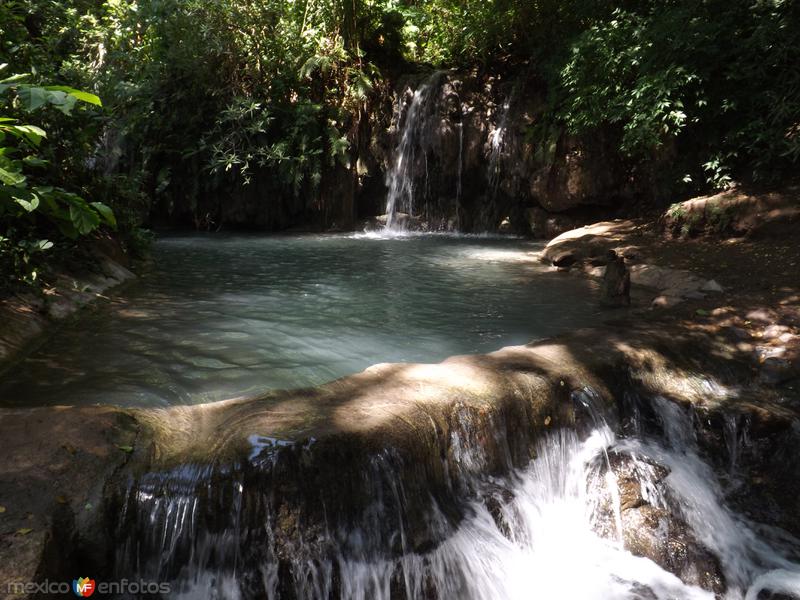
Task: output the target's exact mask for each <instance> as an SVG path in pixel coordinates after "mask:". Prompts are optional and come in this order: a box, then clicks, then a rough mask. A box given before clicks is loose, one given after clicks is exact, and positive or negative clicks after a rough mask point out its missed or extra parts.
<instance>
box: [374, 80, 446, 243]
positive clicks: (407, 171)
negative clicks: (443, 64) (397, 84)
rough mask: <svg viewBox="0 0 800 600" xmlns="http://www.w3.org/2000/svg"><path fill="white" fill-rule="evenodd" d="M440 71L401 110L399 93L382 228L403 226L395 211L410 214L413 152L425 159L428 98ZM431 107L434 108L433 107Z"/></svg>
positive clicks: (412, 192) (437, 83)
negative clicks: (396, 125) (395, 142)
mask: <svg viewBox="0 0 800 600" xmlns="http://www.w3.org/2000/svg"><path fill="white" fill-rule="evenodd" d="M441 79H442V73H441V72H439V71H437V72H436V73H434V74H433V75H431V76H430V77H429V78H428V79H427V80H426V81H425V82H424V83H422V84H421V85H420V86H419V87H418V88H417V89H416V90H415V91H414V93H413V95H412V97H411V102H410V103H408V107H407V108H406V110H405V111H403V99H402V95H401V97H400V100H399V106H398V132H399V141H398V144H397V147H396V148H395V151H394V157H393V160H392V164H391V167H390V168H389V170H388V171H387V173H386V186H387V187H388V190H389V191H388V196H387V199H386V228H387V229H404V223H403V222H401V220H400V219H399V218H398V215H399V213H403V214H406V215H408V216H413V215H414V192H415V190H414V178H415V169H416V161H417V153H418V152H422V155H423V156H422V157H423V158H424V159H425V160H426V165H425V169H426V174H427V152H426V142H427V136H428V135H429V133H430V132H429V131H428V117H430V116H431V114H432V112H431V108H430V107H431V103H430V100H431V98H435V93H436V92H437V91H438V89H439V83H440V81H441ZM434 108H435V107H434Z"/></svg>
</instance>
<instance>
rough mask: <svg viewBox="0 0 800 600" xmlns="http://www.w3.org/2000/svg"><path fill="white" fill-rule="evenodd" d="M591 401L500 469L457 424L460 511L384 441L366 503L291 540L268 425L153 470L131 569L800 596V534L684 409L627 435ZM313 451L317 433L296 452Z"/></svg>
mask: <svg viewBox="0 0 800 600" xmlns="http://www.w3.org/2000/svg"><path fill="white" fill-rule="evenodd" d="M593 398H594V394H593V392H592V391H591V390H589V389H584V390H578V391H576V392H573V395H572V399H573V402H574V403H575V405H576V406H577V407H578V409H577V410H582V411H583V412H584V413H586V412H588V415H589V417H590V418H589V419H588V425H586V426H585V427H584V428H583V430H582V429H581V428H580V427H579V428H577V429H554V430H553V431H550V432H549V433H547V434H546V435H543V437H542V438H541V439H540V440H539V442H538V444H537V446H536V448H535V449H534V450H535V451H534V452H533V453H532V455H533V456H535V458H534V459H532V460H531V461H530V463H529V464H528V465H527V466H525V467H523V468H518V469H512V470H511V471H510V472H509V474H507V475H506V476H503V477H498V476H493V477H492V476H488V475H487V474H486V473H485V471H486V465H487V460H486V457H485V456H483V454H482V452H481V448H480V446H478V445H476V444H475V443H474V439H472V438H473V437H474V435H476V432H473V433H472V434H470V433H469V432H467V434H466V435H465V436H461V435H457V434H453V436H452V439H451V441H450V444H451V445H450V447H451V451H452V453H453V454H454V457H455V459H456V464H457V465H459V469H461V471H462V472H461V474H460V477H461V479H460V481H461V484H453V486H452V490H454V492H456V493H457V494H459V496H460V497H461V500H460V507H459V511H460V513H461V514H462V518H460V519H454V518H453V516H452V515H453V510H452V507H450V508H449V507H446V506H444V505H443V504H442V503H441V497H440V496H437V497H434V495H433V494H431V495H430V496H429V497H427V498H419V497H413V496H412V495H410V493H409V490H407V489H406V486H405V484H404V481H403V479H402V477H401V476H400V474H399V473H400V468H399V467H400V464H401V462H402V461H401V459H400V457H399V456H398V455H397V454H395V453H394V452H393V451H391V450H389V449H387V450H384V451H382V452H379V453H378V454H376V455H374V456H373V457H372V458H371V459H370V462H369V464H368V466H367V467H366V470H365V471H364V472H363V473H362V474H361V476H360V478H359V481H362V482H365V485H368V486H370V489H369V494H368V497H369V498H370V501H369V503H368V504H367V505H366V506H365V508H364V509H363V511H362V512H361V514H360V515H358V516H357V517H356V518H353V519H349V520H347V522H346V524H343V523H342V522H336V520H335V519H334V518H333V517H334V515H333V512H332V507H330V506H327V507H326V515H327V516H326V519H325V522H324V523H323V524H322V525H319V526H312V525H311V524H310V523H307V522H305V521H303V520H302V519H298V520H297V521H296V522H295V525H294V526H293V527H292V529H291V530H292V535H291V536H289V537H288V538H287V537H286V535H285V528H281V527H278V523H279V521H280V520H282V519H283V520H285V519H287V518H290V517H289V515H288V514H287V513H286V512H285V511H284V512H281V511H277V510H276V509H275V507H274V506H273V503H274V502H276V501H279V500H280V498H279V496H280V494H277V493H276V492H275V489H274V487H275V486H274V484H272V483H268V482H262V483H260V484H254V483H252V482H248V480H247V478H246V477H245V474H246V473H247V471H248V470H253V469H255V470H256V471H259V470H263V471H267V470H269V469H271V468H273V467H275V466H276V465H277V464H278V463H279V459H280V456H281V454H280V452H281V451H283V450H289V449H290V446H291V443H290V442H283V441H280V440H272V439H271V438H263V439H267V440H268V441H269V443H268V444H267V446H268V448H267V450H269V451H268V452H265V451H264V448H265V446H264V444H263V443H261V445H258V446H254V451H253V454H251V456H250V460H251V462H250V464H249V465H247V466H246V468H244V466H240V467H242V468H241V469H240V470H239V471H235V469H234V470H233V471H229V472H224V473H217V474H214V473H213V472H211V471H209V470H207V469H200V468H189V467H187V468H182V469H179V470H177V471H174V472H169V473H165V474H151V475H149V476H146V477H145V478H144V479H143V480H142V481H141V482H138V483H137V484H135V485H132V487H131V490H130V494H129V496H128V502H127V503H126V507H125V510H124V512H123V518H122V520H123V521H124V522H126V523H128V528H129V529H128V532H127V534H126V535H127V536H128V537H127V540H126V543H125V544H124V545H123V551H122V553H121V555H120V557H119V559H118V567H119V566H121V567H122V569H121V571H120V573H119V574H118V575H120V576H123V575H125V576H136V577H141V578H145V579H150V580H157V581H165V580H166V581H170V582H171V584H172V586H173V587H172V594H171V596H170V597H173V598H187V599H196V598H215V599H216V598H220V599H221V598H230V599H245V598H268V599H279V598H300V599H306V598H308V599H314V600H317V599H318V600H327V599H328V598H332V597H336V598H342V599H344V600H373V599H374V600H395V599H404V600H416V599H423V598H436V599H441V600H446V599H450V598H459V599H465V600H529V599H530V598H542V599H548V600H549V599H556V598H568V599H570V600H585V599H597V600H642V599H645V598H646V599H651V600H653V599H654V600H674V599H681V600H713V599H714V598H723V597H724V598H725V600H756V599H757V598H761V597H762V596H761V591H762V590H767V591H770V590H771V591H774V592H776V593H783V594H794V596H795V597H800V565H798V564H796V563H795V562H793V558H792V557H794V558H795V559H796V557H797V556H798V550H800V548H798V542H797V541H796V540H791V539H790V538H789V536H788V534H785V533H778V532H777V531H773V530H772V529H769V528H762V527H759V526H757V525H756V524H754V523H752V522H750V521H749V520H748V519H747V518H745V517H744V516H741V515H738V514H736V513H735V512H734V511H733V510H731V509H730V508H729V507H728V506H727V505H726V502H725V498H724V490H723V486H722V483H721V482H720V480H719V479H718V478H717V476H716V474H715V472H714V471H713V469H712V468H711V466H710V465H709V464H708V463H707V462H705V460H704V459H703V457H702V456H701V453H700V451H699V450H698V448H697V444H696V442H695V439H694V436H695V433H694V428H693V427H694V425H693V422H692V419H691V416H690V414H689V413H688V411H687V410H686V409H684V408H682V407H679V406H678V405H676V404H674V403H672V402H670V401H668V400H666V399H663V398H654V399H652V400H649V401H647V402H648V408H647V410H648V411H649V412H650V413H654V414H655V416H656V421H657V423H656V424H655V425H653V424H650V425H647V426H644V425H642V424H641V423H636V424H635V430H636V431H637V432H638V433H636V434H635V435H632V436H630V437H627V436H625V435H623V434H621V433H619V432H618V431H617V429H618V427H617V425H616V420H615V419H614V418H613V415H607V414H603V413H602V411H601V410H600V409H599V408H598V406H599V405H600V403H599V402H595V401H594V400H593ZM637 414H638V413H637ZM463 422H464V423H465V424H468V422H469V421H468V420H463ZM645 430H647V431H645ZM262 441H263V440H262ZM309 449H310V450H313V441H312V442H308V443H307V444H306V445H305V446H303V448H302V449H297V451H298V452H301V451H302V452H305V451H309ZM285 468H286V467H284V469H285ZM234 471H235V472H234ZM223 482H224V483H223ZM282 493H284V492H282ZM631 494H634V495H635V496H637V497H639V499H640V500H639V502H640V503H642V504H644V505H646V506H647V507H648V510H650V511H651V513H652V514H655V515H661V516H660V517H659V519H661V521H659V525H658V526H656V527H654V528H652V530H648V529H647V528H646V527H644V526H642V525H641V523H640V522H638V521H635V520H631V519H634V518H635V515H636V514H638V513H636V510H635V508H633V509H632V508H631V506H633V505H632V504H631V501H630V495H631ZM624 497H627V498H628V501H627V503H626V505H625V507H623V506H622V504H623V501H624ZM437 498H438V499H437ZM310 501H314V500H313V499H311V498H310ZM412 505H413V506H415V507H416V510H417V512H416V513H414V514H411V513H409V510H410V507H411V506H412ZM420 507H424V510H420ZM637 523H638V525H637ZM131 524H132V525H131ZM420 531H424V532H425V534H426V535H427V536H428V540H427V541H422V542H420V540H419V539H418V538H419V532H420ZM648 531H649V533H647V532H648ZM624 534H626V535H633V536H637V535H638V536H642V535H645V534H646V535H649V536H650V537H649V538H648V540H649V543H652V544H654V545H655V546H657V547H658V548H661V549H663V550H664V552H671V551H672V550H671V548H672V546H671V544H673V543H675V544H678V545H682V547H683V548H684V550H683V554H682V555H680V554H679V555H677V556H673V555H672V554H669V555H668V561H667V562H669V566H670V570H668V569H667V567H666V566H664V565H662V564H659V563H657V562H656V561H655V560H652V559H650V558H644V557H641V556H636V555H634V554H633V553H631V552H630V551H629V550H628V549H626V548H627V542H626V535H624ZM281 536H283V537H281ZM279 538H281V539H279ZM681 557H683V559H684V560H686V561H688V562H687V563H686V564H685V565H684V567H685V568H684V567H681V565H680V564H679V563H680V560H681ZM673 559H674V560H673ZM692 559H694V560H695V562H696V561H700V560H702V561H706V562H705V563H702V564H706V565H712V566H711V567H708V569H706V568H705V567H703V566H697V565H696V564H695V562H693V560H692ZM714 564H716V565H718V568H719V570H720V574H719V577H716V576H714V573H713V572H714V567H713V565H714ZM131 571H133V573H131ZM706 571H710V572H711V574H710V575H709V573H708V572H706ZM701 584H703V585H701ZM714 586H717V587H718V588H719V589H714V590H712V589H709V587H711V588H714Z"/></svg>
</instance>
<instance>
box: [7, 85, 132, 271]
mask: <svg viewBox="0 0 800 600" xmlns="http://www.w3.org/2000/svg"><path fill="white" fill-rule="evenodd" d="M26 78H27V76H22V75H15V76H12V77H9V78H7V79H4V80H2V81H0V96H5V97H6V100H7V101H8V102H7V104H8V105H9V109H10V110H13V109H14V108H15V106H16V107H17V108H18V109H20V110H22V111H24V112H34V111H37V110H38V109H40V108H42V107H45V106H52V107H54V108H56V109H57V110H59V111H61V112H62V113H63V114H65V115H69V114H70V113H71V112H72V110H73V109H74V107H75V105H76V103H78V102H85V103H89V104H93V105H97V106H99V105H100V100H99V98H98V97H97V96H95V95H93V94H89V93H86V92H80V91H78V90H74V89H72V88H70V87H67V86H36V85H31V84H28V83H26V82H25V80H26ZM9 96H10V97H9ZM46 137H47V133H46V132H45V130H44V129H42V128H40V127H38V126H36V125H30V124H26V123H21V122H20V121H19V120H17V119H14V118H11V117H0V268H2V271H3V285H8V284H9V283H10V282H13V281H14V280H18V281H22V282H25V283H33V282H34V281H36V279H37V276H38V266H37V265H38V262H39V261H38V260H37V259H38V258H39V255H40V254H42V253H44V252H45V251H47V250H50V249H51V248H53V246H54V244H53V242H52V241H50V240H49V239H45V238H41V237H40V235H41V234H42V233H43V232H45V231H48V230H49V231H50V232H51V233H53V230H56V231H57V232H58V234H60V235H61V236H64V237H66V238H68V239H77V238H78V237H80V236H85V235H88V234H90V233H91V232H93V231H94V230H95V229H97V228H98V227H99V226H100V224H101V222H104V223H106V224H107V225H109V226H111V227H116V224H117V223H116V219H115V217H114V213H113V211H112V210H111V209H110V208H109V207H108V206H106V205H105V204H103V203H102V202H87V201H86V200H85V199H84V198H82V197H81V196H79V195H78V194H75V193H73V192H69V191H67V190H65V189H63V188H61V187H58V186H53V185H49V184H46V183H43V182H42V180H41V177H40V176H39V175H38V174H37V172H38V171H41V170H42V169H43V168H45V167H46V166H47V165H48V162H49V161H48V160H47V159H44V158H42V157H41V156H40V155H39V150H40V147H41V146H42V143H43V141H44V140H45V138H46ZM43 221H44V222H43ZM22 232H24V234H23V233H22Z"/></svg>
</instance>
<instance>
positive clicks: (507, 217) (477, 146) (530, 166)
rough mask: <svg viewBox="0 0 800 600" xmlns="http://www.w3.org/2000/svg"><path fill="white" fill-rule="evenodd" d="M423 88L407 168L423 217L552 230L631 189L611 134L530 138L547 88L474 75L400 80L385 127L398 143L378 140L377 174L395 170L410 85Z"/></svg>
mask: <svg viewBox="0 0 800 600" xmlns="http://www.w3.org/2000/svg"><path fill="white" fill-rule="evenodd" d="M422 85H426V86H433V89H429V90H427V91H426V102H427V105H426V106H424V107H422V109H421V112H422V113H423V114H422V115H421V117H420V118H419V119H418V121H419V122H417V127H418V131H417V132H416V136H417V137H416V138H415V143H414V146H415V149H414V152H413V155H412V156H413V167H412V168H410V170H409V171H410V173H409V174H410V177H411V179H413V182H412V186H413V189H414V213H415V214H418V215H420V216H421V218H422V219H423V220H425V221H426V222H429V223H439V224H445V225H446V226H450V227H457V228H458V229H461V230H463V231H487V230H488V231H496V230H497V229H498V228H499V227H500V225H501V224H503V223H505V227H506V229H508V230H510V231H512V232H516V233H524V234H531V233H533V234H534V235H537V236H547V235H550V234H552V233H553V232H556V231H559V230H560V231H563V230H564V229H565V228H569V227H568V225H570V224H574V223H575V222H576V220H577V221H578V222H581V221H583V222H585V219H586V216H585V215H582V213H581V212H578V213H576V215H575V216H570V215H571V213H572V212H574V211H575V210H576V209H580V208H581V207H585V206H597V205H602V206H608V205H609V204H613V203H614V202H615V201H617V200H619V199H620V198H623V197H627V196H629V195H630V191H629V190H627V188H626V185H625V184H623V183H622V182H623V181H624V180H625V178H624V176H623V166H622V165H621V164H620V163H619V161H617V160H616V159H615V158H614V156H615V154H614V153H613V152H612V151H611V147H612V145H613V140H611V139H609V138H607V136H604V135H603V134H600V135H596V136H593V137H592V138H591V139H586V140H583V139H578V138H575V137H572V136H569V135H567V134H566V133H564V132H562V131H546V132H540V133H539V135H538V136H531V135H530V132H531V130H532V128H533V127H534V126H535V124H536V123H537V121H538V119H539V117H540V115H541V114H542V113H543V111H544V110H545V105H544V95H543V93H542V90H541V89H538V88H536V87H535V84H532V83H530V82H527V81H526V80H525V79H524V78H521V79H518V80H515V79H508V80H505V79H503V78H501V77H499V76H479V75H477V74H475V73H469V74H468V73H464V74H460V73H451V72H448V73H443V74H439V75H437V76H435V77H433V78H430V77H428V78H425V77H417V78H410V79H403V78H401V79H400V80H398V82H397V84H396V87H395V90H396V91H395V100H394V103H395V106H396V110H395V114H394V117H393V120H392V128H391V129H390V130H389V133H388V139H389V140H392V141H393V143H392V142H391V141H390V142H389V143H385V142H384V143H382V144H373V145H371V149H373V150H375V149H380V150H379V154H377V155H374V156H372V157H371V163H372V164H373V165H374V168H375V170H376V171H378V172H383V173H385V172H386V171H387V170H388V169H389V168H390V164H391V162H392V160H393V152H394V149H395V147H396V146H397V142H396V140H397V139H398V138H399V137H402V136H403V134H404V129H403V127H404V126H405V124H406V123H405V121H406V113H407V111H408V110H409V107H410V106H411V104H412V102H413V101H414V95H413V94H412V90H414V89H418V88H419V87H420V86H422ZM415 110H416V111H417V112H419V107H417V108H416V109H415ZM537 131H538V130H537ZM376 134H378V135H382V134H380V133H378V132H376ZM406 168H407V169H408V166H406ZM371 178H372V179H373V180H375V179H376V175H371ZM374 192H375V190H374V188H373V189H371V190H370V194H374ZM359 204H360V206H362V205H363V204H362V203H361V202H360V203H359ZM564 213H567V214H564ZM432 228H434V229H436V228H437V227H436V226H432Z"/></svg>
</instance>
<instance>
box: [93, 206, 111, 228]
mask: <svg viewBox="0 0 800 600" xmlns="http://www.w3.org/2000/svg"><path fill="white" fill-rule="evenodd" d="M91 206H92V207H93V208H94V209H95V210H96V211H97V212H98V213H99V214H100V216H101V217H103V220H104V221H105V222H106V223H108V224H109V225H111V227H114V228H115V229H116V227H117V218H116V217H115V216H114V211H113V210H111V208H109V207H108V206H106V205H105V204H103V203H102V202H92V203H91Z"/></svg>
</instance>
